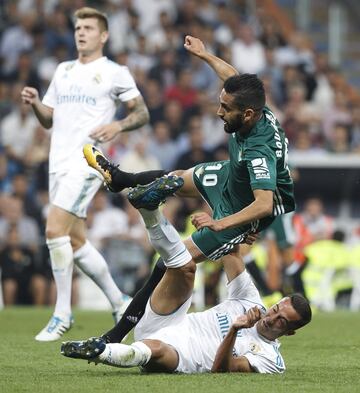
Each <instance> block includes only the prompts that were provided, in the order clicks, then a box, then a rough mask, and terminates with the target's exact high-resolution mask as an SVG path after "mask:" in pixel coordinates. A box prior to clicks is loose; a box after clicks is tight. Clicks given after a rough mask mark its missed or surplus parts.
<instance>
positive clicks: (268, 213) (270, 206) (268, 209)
mask: <svg viewBox="0 0 360 393" xmlns="http://www.w3.org/2000/svg"><path fill="white" fill-rule="evenodd" d="M273 206H274V203H273V201H269V202H267V203H265V204H264V210H263V217H267V216H271V215H272V212H273Z"/></svg>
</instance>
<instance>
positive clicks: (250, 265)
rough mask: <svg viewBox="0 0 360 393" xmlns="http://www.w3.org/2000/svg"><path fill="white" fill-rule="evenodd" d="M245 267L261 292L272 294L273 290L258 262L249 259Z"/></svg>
mask: <svg viewBox="0 0 360 393" xmlns="http://www.w3.org/2000/svg"><path fill="white" fill-rule="evenodd" d="M245 267H246V270H247V271H248V273H249V274H250V275H251V277H252V278H253V279H254V281H255V284H256V286H257V288H258V289H259V291H260V292H261V294H262V295H264V296H267V295H271V294H272V293H273V291H272V290H271V289H270V288H269V287H268V285H267V284H266V281H265V280H264V277H263V275H262V273H261V271H260V269H259V267H258V265H257V264H256V262H255V261H254V260H251V261H247V262H246V263H245Z"/></svg>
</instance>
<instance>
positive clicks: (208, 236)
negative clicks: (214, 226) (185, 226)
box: [191, 225, 252, 261]
mask: <svg viewBox="0 0 360 393" xmlns="http://www.w3.org/2000/svg"><path fill="white" fill-rule="evenodd" d="M251 231H252V229H251V225H246V226H244V227H238V228H231V229H226V230H223V231H220V232H214V231H212V230H210V229H209V228H202V229H200V230H199V231H196V232H194V233H193V234H192V235H191V238H192V241H193V243H194V244H195V247H196V248H197V249H198V250H199V251H200V252H201V253H202V254H203V255H204V256H205V257H206V258H207V259H210V260H213V261H217V260H218V259H220V258H222V257H223V256H224V255H228V254H229V253H232V252H235V251H236V253H238V250H237V246H238V245H239V244H241V243H243V242H244V240H245V238H246V236H247V235H248V234H249V233H250V232H251Z"/></svg>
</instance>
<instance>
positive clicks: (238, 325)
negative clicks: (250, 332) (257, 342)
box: [232, 306, 261, 330]
mask: <svg viewBox="0 0 360 393" xmlns="http://www.w3.org/2000/svg"><path fill="white" fill-rule="evenodd" d="M260 319H261V311H260V309H259V308H258V307H256V306H255V307H252V308H250V309H249V310H248V311H247V313H246V314H244V315H241V316H239V317H237V318H236V320H235V321H234V322H233V324H232V328H233V329H235V330H239V329H244V328H245V329H247V328H251V327H253V326H254V325H255V323H256V322H257V321H259V320H260Z"/></svg>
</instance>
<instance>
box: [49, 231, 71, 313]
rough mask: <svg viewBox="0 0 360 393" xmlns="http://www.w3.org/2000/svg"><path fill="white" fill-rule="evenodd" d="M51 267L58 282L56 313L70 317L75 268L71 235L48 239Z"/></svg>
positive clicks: (56, 282)
mask: <svg viewBox="0 0 360 393" xmlns="http://www.w3.org/2000/svg"><path fill="white" fill-rule="evenodd" d="M46 244H47V246H48V248H49V252H50V260H51V268H52V272H53V275H54V280H55V284H56V304H55V310H54V315H56V316H59V317H62V318H64V319H68V318H70V316H71V284H72V273H73V268H74V263H73V249H72V247H71V243H70V236H62V237H56V238H54V239H46Z"/></svg>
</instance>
